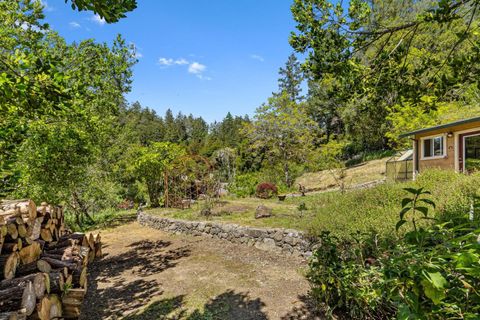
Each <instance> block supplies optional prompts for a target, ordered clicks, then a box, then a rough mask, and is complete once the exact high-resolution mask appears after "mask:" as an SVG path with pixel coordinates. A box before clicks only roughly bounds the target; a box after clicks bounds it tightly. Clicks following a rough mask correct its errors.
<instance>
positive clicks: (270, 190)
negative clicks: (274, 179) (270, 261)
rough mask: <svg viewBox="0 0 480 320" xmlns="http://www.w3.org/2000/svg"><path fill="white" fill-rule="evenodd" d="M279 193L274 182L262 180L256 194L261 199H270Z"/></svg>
mask: <svg viewBox="0 0 480 320" xmlns="http://www.w3.org/2000/svg"><path fill="white" fill-rule="evenodd" d="M277 194H278V189H277V186H276V185H274V184H273V183H270V182H262V183H260V184H259V185H258V186H257V190H256V195H257V197H259V198H261V199H270V198H272V197H273V196H275V195H277Z"/></svg>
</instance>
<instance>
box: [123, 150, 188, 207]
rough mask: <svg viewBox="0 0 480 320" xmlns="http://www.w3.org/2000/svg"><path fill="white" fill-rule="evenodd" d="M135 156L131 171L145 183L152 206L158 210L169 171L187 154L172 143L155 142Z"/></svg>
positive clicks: (136, 152)
mask: <svg viewBox="0 0 480 320" xmlns="http://www.w3.org/2000/svg"><path fill="white" fill-rule="evenodd" d="M135 154H136V158H135V159H134V160H133V165H132V167H131V168H130V170H132V171H133V172H134V173H135V175H136V176H137V178H138V179H139V180H142V181H144V182H145V184H146V185H147V189H148V195H149V198H150V206H151V207H153V208H157V207H159V206H160V204H161V196H162V194H163V192H164V190H165V184H166V183H168V181H166V179H167V178H166V177H167V176H166V174H167V171H168V170H170V169H171V168H172V166H173V164H174V160H176V159H177V158H179V157H182V156H184V155H185V154H186V152H185V149H184V148H182V147H181V146H179V145H177V144H174V143H171V142H154V143H152V144H151V145H149V146H148V147H140V148H138V149H136V151H135Z"/></svg>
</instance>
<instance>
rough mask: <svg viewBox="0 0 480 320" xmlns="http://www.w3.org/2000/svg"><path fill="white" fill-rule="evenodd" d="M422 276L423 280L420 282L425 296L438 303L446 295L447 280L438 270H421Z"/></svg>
mask: <svg viewBox="0 0 480 320" xmlns="http://www.w3.org/2000/svg"><path fill="white" fill-rule="evenodd" d="M423 276H424V280H422V282H421V283H422V286H423V289H424V292H425V296H427V297H428V298H430V299H431V300H432V301H433V303H434V304H436V305H438V304H440V303H441V301H442V300H443V299H445V297H446V293H445V286H446V285H447V280H446V279H445V278H444V277H443V276H442V274H441V273H440V272H428V271H423Z"/></svg>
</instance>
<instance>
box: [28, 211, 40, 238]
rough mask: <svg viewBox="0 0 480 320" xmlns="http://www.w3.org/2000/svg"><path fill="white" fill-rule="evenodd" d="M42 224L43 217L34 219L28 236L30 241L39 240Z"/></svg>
mask: <svg viewBox="0 0 480 320" xmlns="http://www.w3.org/2000/svg"><path fill="white" fill-rule="evenodd" d="M42 222H43V217H38V218H36V219H35V221H34V222H33V224H32V232H31V235H30V239H32V240H37V239H38V238H40V232H41V231H42Z"/></svg>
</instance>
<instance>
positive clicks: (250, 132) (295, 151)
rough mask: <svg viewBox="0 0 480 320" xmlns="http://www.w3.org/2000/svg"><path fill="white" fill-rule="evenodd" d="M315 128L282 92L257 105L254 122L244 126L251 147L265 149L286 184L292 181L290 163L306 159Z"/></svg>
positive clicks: (297, 106) (301, 110) (300, 109)
mask: <svg viewBox="0 0 480 320" xmlns="http://www.w3.org/2000/svg"><path fill="white" fill-rule="evenodd" d="M315 130H316V123H315V122H314V121H312V120H311V119H310V118H309V117H308V116H307V115H306V113H305V112H304V109H303V108H302V107H301V106H300V105H298V104H297V103H295V102H294V101H292V100H290V97H289V96H288V94H287V93H286V92H283V93H282V94H280V95H276V96H274V97H272V98H270V99H269V100H268V103H267V104H264V105H263V106H261V107H260V108H258V109H257V112H256V115H255V119H254V121H253V122H252V123H250V124H248V125H247V126H246V133H247V136H248V138H249V139H250V141H251V142H252V143H253V147H254V148H256V149H259V150H266V153H267V154H268V159H269V161H270V162H271V164H272V165H279V166H281V168H282V171H283V174H284V182H285V184H286V185H287V186H288V187H291V186H292V185H293V182H294V177H293V176H292V174H291V168H290V166H291V163H304V162H305V161H306V159H307V156H308V154H309V153H310V151H311V149H312V147H313V142H314V137H315Z"/></svg>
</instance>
